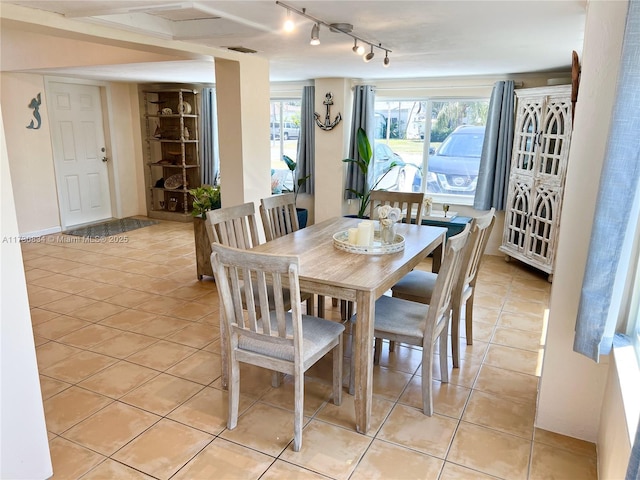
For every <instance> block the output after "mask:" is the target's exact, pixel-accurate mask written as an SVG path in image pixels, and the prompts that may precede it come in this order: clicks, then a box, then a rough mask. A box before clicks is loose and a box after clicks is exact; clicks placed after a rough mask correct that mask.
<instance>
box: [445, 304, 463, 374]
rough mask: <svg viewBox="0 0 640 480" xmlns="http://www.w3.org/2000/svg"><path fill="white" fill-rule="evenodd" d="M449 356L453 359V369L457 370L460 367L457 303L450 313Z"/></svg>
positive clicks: (458, 308)
mask: <svg viewBox="0 0 640 480" xmlns="http://www.w3.org/2000/svg"><path fill="white" fill-rule="evenodd" d="M444 333H446V332H444ZM445 352H446V350H445ZM440 353H442V350H440ZM451 356H452V357H453V368H458V366H459V365H460V305H459V304H458V303H457V302H456V303H455V304H454V305H453V308H452V311H451Z"/></svg>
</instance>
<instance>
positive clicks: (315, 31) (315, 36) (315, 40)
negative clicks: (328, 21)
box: [309, 23, 320, 45]
mask: <svg viewBox="0 0 640 480" xmlns="http://www.w3.org/2000/svg"><path fill="white" fill-rule="evenodd" d="M309 43H310V44H311V45H320V24H318V23H314V24H313V28H311V41H310V42H309Z"/></svg>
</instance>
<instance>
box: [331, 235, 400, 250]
mask: <svg viewBox="0 0 640 480" xmlns="http://www.w3.org/2000/svg"><path fill="white" fill-rule="evenodd" d="M333 246H334V247H336V248H337V249H338V250H343V251H345V252H349V253H359V254H364V255H381V254H386V253H396V252H401V251H402V250H404V237H403V236H402V235H399V234H397V233H396V238H395V239H394V241H393V243H388V244H383V243H382V241H381V240H380V231H379V230H376V231H374V232H373V245H355V244H353V243H349V231H348V230H344V231H342V232H338V233H335V234H334V235H333Z"/></svg>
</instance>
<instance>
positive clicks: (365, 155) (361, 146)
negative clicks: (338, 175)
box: [342, 128, 398, 218]
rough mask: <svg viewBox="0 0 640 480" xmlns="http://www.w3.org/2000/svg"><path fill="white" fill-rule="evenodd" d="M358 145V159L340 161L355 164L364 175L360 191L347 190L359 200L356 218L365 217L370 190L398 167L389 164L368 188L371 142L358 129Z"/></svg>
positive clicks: (365, 133)
mask: <svg viewBox="0 0 640 480" xmlns="http://www.w3.org/2000/svg"><path fill="white" fill-rule="evenodd" d="M356 140H357V143H358V158H345V159H344V160H342V161H343V162H346V163H355V164H356V165H357V166H358V168H359V169H360V171H361V172H362V175H364V185H363V187H362V190H355V189H353V188H347V189H346V190H347V191H348V192H351V193H353V194H354V195H355V196H356V197H357V198H358V199H359V200H360V205H359V208H358V218H364V217H366V213H367V208H368V207H369V201H370V199H371V190H375V189H376V187H377V186H378V185H379V184H380V182H381V181H382V179H383V178H384V177H385V176H386V175H387V174H388V173H389V172H390V171H391V170H392V169H393V168H394V167H396V166H398V162H396V161H393V162H391V163H390V164H389V166H388V167H387V169H386V170H385V171H384V173H383V174H382V175H381V176H380V178H378V179H374V183H373V186H371V187H370V186H369V168H371V167H373V164H372V163H371V162H372V160H373V149H372V148H371V142H369V137H367V132H365V131H364V129H363V128H359V129H358V133H357V137H356Z"/></svg>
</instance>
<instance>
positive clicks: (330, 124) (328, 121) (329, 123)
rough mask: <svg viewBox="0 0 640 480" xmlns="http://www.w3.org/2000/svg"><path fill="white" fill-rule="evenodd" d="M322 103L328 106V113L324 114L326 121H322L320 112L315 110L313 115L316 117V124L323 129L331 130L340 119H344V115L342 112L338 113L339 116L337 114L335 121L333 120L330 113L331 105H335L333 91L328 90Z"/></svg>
mask: <svg viewBox="0 0 640 480" xmlns="http://www.w3.org/2000/svg"><path fill="white" fill-rule="evenodd" d="M322 104H323V105H326V107H327V113H326V115H325V116H324V123H322V121H321V120H320V114H319V113H317V112H313V116H314V117H316V124H317V125H318V126H319V127H320V128H321V129H322V130H331V129H332V128H333V127H335V126H336V125H338V123H340V120H342V115H340V113H338V116H336V119H335V120H334V121H333V122H332V121H331V114H330V113H329V109H330V108H331V105H333V93H331V92H328V93H327V94H326V95H325V96H324V102H322Z"/></svg>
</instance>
